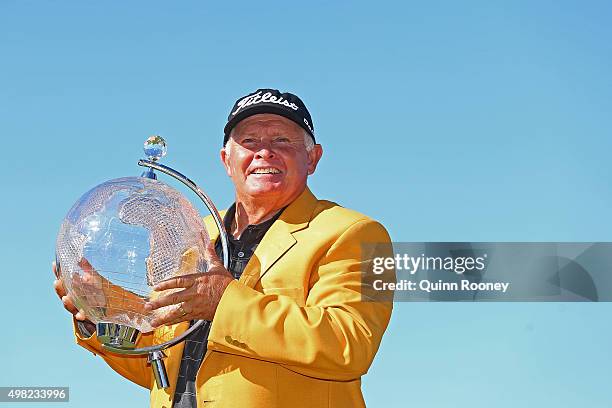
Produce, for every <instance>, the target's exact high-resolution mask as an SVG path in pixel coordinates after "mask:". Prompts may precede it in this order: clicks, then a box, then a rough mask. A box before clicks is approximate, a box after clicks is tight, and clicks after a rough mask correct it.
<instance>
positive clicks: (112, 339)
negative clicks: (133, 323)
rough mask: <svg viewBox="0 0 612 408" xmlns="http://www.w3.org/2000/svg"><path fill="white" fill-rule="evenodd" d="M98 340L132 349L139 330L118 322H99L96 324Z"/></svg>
mask: <svg viewBox="0 0 612 408" xmlns="http://www.w3.org/2000/svg"><path fill="white" fill-rule="evenodd" d="M96 329H97V333H98V341H99V342H100V343H102V344H104V345H108V346H112V347H117V348H123V349H133V348H135V347H136V340H137V339H138V335H139V334H140V331H138V330H137V329H135V328H133V327H130V326H125V325H123V324H118V323H110V322H100V323H98V324H96Z"/></svg>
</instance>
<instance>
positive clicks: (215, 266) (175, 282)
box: [145, 243, 234, 327]
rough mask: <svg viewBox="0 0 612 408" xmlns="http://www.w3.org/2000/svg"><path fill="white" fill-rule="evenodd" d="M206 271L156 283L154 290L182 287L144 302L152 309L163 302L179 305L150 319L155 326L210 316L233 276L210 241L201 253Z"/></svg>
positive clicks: (167, 304)
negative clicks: (204, 259) (206, 264)
mask: <svg viewBox="0 0 612 408" xmlns="http://www.w3.org/2000/svg"><path fill="white" fill-rule="evenodd" d="M204 255H205V258H206V261H207V263H208V267H209V268H208V271H207V272H204V273H193V274H190V275H182V276H177V277H175V278H171V279H168V280H165V281H163V282H160V283H158V284H157V285H155V286H154V287H153V290H155V291H162V290H167V289H181V288H182V289H183V290H181V291H178V292H174V293H170V294H167V295H164V296H160V297H158V298H157V299H155V300H151V301H149V302H147V303H146V304H145V310H148V311H150V310H155V309H159V308H160V307H163V306H169V305H178V307H176V308H173V309H172V311H170V312H168V313H166V314H164V315H162V316H159V317H158V318H156V319H155V320H153V321H152V322H151V324H152V325H153V326H154V327H159V326H162V325H164V324H166V325H171V324H176V323H179V322H183V321H190V320H212V319H213V316H214V315H215V312H216V310H217V305H218V304H219V301H220V300H221V296H222V295H223V292H225V288H226V287H227V285H229V284H230V282H231V281H232V280H234V277H233V276H232V274H231V273H230V272H229V271H228V270H227V269H225V267H223V263H222V262H221V260H220V259H219V258H218V257H217V254H216V253H215V249H214V247H213V245H212V243H209V244H208V245H207V246H206V251H205V253H204Z"/></svg>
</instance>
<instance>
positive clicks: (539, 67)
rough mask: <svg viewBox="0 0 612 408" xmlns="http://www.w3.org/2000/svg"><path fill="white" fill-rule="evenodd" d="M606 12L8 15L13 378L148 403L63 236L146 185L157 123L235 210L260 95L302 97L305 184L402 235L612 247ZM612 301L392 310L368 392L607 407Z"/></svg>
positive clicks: (3, 247) (13, 3) (352, 9)
mask: <svg viewBox="0 0 612 408" xmlns="http://www.w3.org/2000/svg"><path fill="white" fill-rule="evenodd" d="M610 17H612V6H611V5H610V3H609V2H605V1H589V2H578V1H573V2H572V1H554V2H553V1H513V2H509V1H508V2H501V1H462V2H457V1H433V2H413V1H396V2H392V1H379V2H358V1H353V2H343V1H338V2H323V1H311V2H301V3H296V2H279V1H269V2H264V3H261V2H241V1H234V2H225V3H223V2H204V1H182V2H162V1H130V2H93V1H61V2H60V1H46V2H40V1H39V2H35V1H27V0H20V1H17V0H4V1H2V2H0V62H1V63H0V74H1V75H0V90H1V91H0V132H1V134H2V142H1V144H0V148H1V149H2V160H3V166H2V167H3V174H4V177H3V178H2V180H3V191H4V193H3V195H2V197H3V199H2V200H0V210H1V211H2V213H3V214H5V216H4V218H3V220H2V223H1V225H2V228H1V235H0V251H1V252H0V253H1V254H2V259H3V266H4V288H5V289H4V291H3V296H2V297H1V300H0V302H1V304H0V307H1V310H2V311H3V313H4V320H5V322H6V328H5V331H4V332H3V333H4V334H3V336H2V340H0V346H2V347H1V349H2V350H3V362H4V368H3V370H2V372H1V373H0V385H6V386H8V385H48V386H49V385H68V386H70V387H71V403H70V404H68V405H70V406H74V407H80V406H85V404H87V406H88V407H98V406H100V407H101V406H106V405H107V403H108V399H106V398H104V397H100V396H104V395H108V396H112V397H113V400H121V401H124V402H125V404H124V405H128V404H129V403H132V404H138V406H144V405H145V404H146V403H147V394H146V392H145V391H144V390H141V389H139V388H138V387H137V386H135V385H132V384H129V383H128V382H126V381H125V380H123V379H122V378H121V377H120V376H119V375H117V374H115V373H114V372H112V371H111V370H110V369H108V368H107V367H105V366H104V364H103V363H102V362H101V361H100V360H98V359H96V358H94V357H93V356H91V355H90V354H89V353H87V352H85V351H84V350H81V349H79V348H78V347H77V346H76V345H74V344H73V341H72V339H71V332H70V323H69V320H68V317H67V315H66V314H65V313H64V312H63V309H62V308H61V305H60V303H59V301H57V299H56V298H55V294H54V292H53V290H52V287H51V282H52V277H51V271H50V263H51V259H52V257H53V253H54V241H55V236H56V234H57V231H58V228H59V224H60V222H61V220H62V218H63V217H64V215H65V214H66V212H67V211H68V209H69V208H70V206H71V205H72V203H73V202H74V201H75V200H76V199H77V198H78V197H79V196H80V195H81V194H82V193H83V192H85V191H86V190H87V189H89V188H90V187H92V186H93V185H96V184H98V183H100V182H102V181H104V180H107V179H111V178H115V177H121V176H130V175H137V174H139V173H140V169H139V168H138V167H137V166H136V161H137V159H138V158H140V157H141V154H142V150H141V147H142V142H143V141H144V139H145V138H146V137H147V136H149V135H150V134H153V133H160V134H162V135H164V136H165V137H166V139H167V140H168V143H169V154H168V157H167V159H166V164H169V165H171V166H173V167H175V168H177V169H179V170H180V171H182V172H183V173H185V174H187V175H189V176H190V177H191V178H193V179H194V180H196V181H197V182H198V183H200V184H201V185H202V186H203V187H204V189H205V190H206V191H207V192H208V193H209V194H210V195H211V197H212V198H213V200H215V202H216V203H218V204H219V206H221V207H223V206H225V205H227V204H229V203H231V201H232V186H231V184H230V182H229V180H228V179H227V177H226V176H225V175H224V173H223V170H222V168H221V166H220V164H219V161H218V150H219V148H220V145H221V141H222V128H223V125H224V122H225V118H226V116H227V113H228V111H229V109H230V107H231V105H232V103H233V102H234V100H235V99H236V98H237V97H239V96H241V95H244V94H246V93H247V92H250V91H252V90H254V89H257V88H259V87H274V88H279V89H282V90H289V91H292V92H295V93H297V94H298V95H300V96H301V97H302V99H303V100H304V101H305V102H306V104H307V105H308V106H309V109H310V111H311V113H312V116H313V121H314V125H315V130H316V132H317V140H318V141H320V142H321V143H322V144H323V146H324V150H325V153H324V157H323V160H322V162H321V164H320V167H319V169H318V171H317V173H316V174H315V175H314V177H313V178H312V179H311V181H310V186H311V188H312V190H313V191H314V192H315V193H316V194H317V195H318V196H319V197H322V198H326V199H331V200H334V201H337V202H339V203H341V204H342V205H345V206H347V207H351V208H354V209H356V210H359V211H361V212H364V213H366V214H368V215H370V216H372V217H374V218H376V219H378V220H380V221H381V222H383V224H384V225H386V226H387V228H388V229H389V231H390V233H391V236H392V238H393V239H394V240H395V241H417V242H418V241H611V240H612V221H611V220H610V217H609V209H610V208H611V204H612V191H611V189H610V187H609V183H608V182H607V181H606V180H608V179H609V176H610V174H611V171H612V162H611V161H610V160H609V156H610V152H611V151H612V137H611V136H612V135H611V130H612V126H611V125H610V112H612V79H611V78H612V77H611V76H610V72H611V68H612V42H611V41H610V38H612V26H611V25H610V24H609V21H610ZM610 311H611V307H610V305H609V304H607V303H599V304H543V303H539V304H519V303H516V304H514V303H512V304H485V303H478V304H458V303H446V304H434V303H413V304H398V305H396V309H395V312H394V315H393V319H392V322H391V326H390V328H389V330H388V332H387V334H386V336H385V338H384V340H383V344H382V347H381V350H380V352H379V354H378V356H377V359H376V361H375V363H374V365H373V367H372V369H371V371H370V373H369V374H368V375H367V376H366V377H364V393H365V398H366V401H367V403H368V406H370V407H404V406H419V407H423V406H427V407H436V408H437V407H467V406H469V407H489V406H497V407H516V406H541V407H553V406H554V407H583V406H588V407H609V406H612V396H611V395H610V392H609V375H608V374H609V367H610V366H611V365H612V364H611V363H612V352H611V351H610V346H609V345H610V343H611V341H612V329H611V328H610V326H611V325H610V323H609V318H608V317H609V314H610ZM100 388H103V389H106V390H108V394H104V393H100V392H99V391H98V390H99V389H100ZM20 406H27V405H20Z"/></svg>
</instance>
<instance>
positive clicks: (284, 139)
mask: <svg viewBox="0 0 612 408" xmlns="http://www.w3.org/2000/svg"><path fill="white" fill-rule="evenodd" d="M274 142H275V143H290V142H291V139H289V138H288V137H284V136H281V137H277V138H276V139H274Z"/></svg>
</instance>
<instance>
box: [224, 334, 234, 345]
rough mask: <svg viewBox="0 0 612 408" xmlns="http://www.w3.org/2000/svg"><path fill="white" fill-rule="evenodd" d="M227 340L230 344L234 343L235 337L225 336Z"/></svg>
mask: <svg viewBox="0 0 612 408" xmlns="http://www.w3.org/2000/svg"><path fill="white" fill-rule="evenodd" d="M225 341H227V342H228V343H229V344H232V343H233V341H234V339H232V338H231V337H230V336H225Z"/></svg>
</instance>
